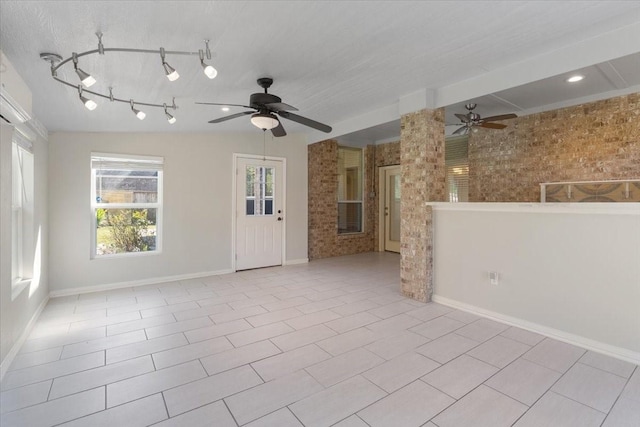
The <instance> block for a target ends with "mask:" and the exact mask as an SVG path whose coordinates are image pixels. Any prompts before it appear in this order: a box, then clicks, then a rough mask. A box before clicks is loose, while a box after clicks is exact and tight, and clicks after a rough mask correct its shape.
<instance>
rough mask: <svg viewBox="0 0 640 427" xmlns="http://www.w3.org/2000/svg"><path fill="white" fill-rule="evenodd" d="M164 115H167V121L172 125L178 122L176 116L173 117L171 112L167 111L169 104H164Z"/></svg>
mask: <svg viewBox="0 0 640 427" xmlns="http://www.w3.org/2000/svg"><path fill="white" fill-rule="evenodd" d="M174 102H175V101H174ZM164 115H165V116H167V121H168V122H169V124H170V125H172V124H174V123H175V122H177V120H176V118H175V117H173V116H172V115H171V114H169V112H168V111H167V104H164Z"/></svg>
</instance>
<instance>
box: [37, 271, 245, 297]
mask: <svg viewBox="0 0 640 427" xmlns="http://www.w3.org/2000/svg"><path fill="white" fill-rule="evenodd" d="M229 273H233V270H231V269H228V270H218V271H204V272H200V273H189V274H178V275H175V276H164V277H152V278H149V279H141V280H131V281H127V282H118V283H107V284H103V285H94V286H82V287H78V288H69V289H61V290H58V291H51V292H49V297H50V298H56V297H66V296H69V295H78V294H87V293H91V292H100V291H110V290H113V289H122V288H132V287H134V286H144V285H153V284H156V283H166V282H175V281H176V280H188V279H199V278H201V277H208V276H219V275H221V274H229Z"/></svg>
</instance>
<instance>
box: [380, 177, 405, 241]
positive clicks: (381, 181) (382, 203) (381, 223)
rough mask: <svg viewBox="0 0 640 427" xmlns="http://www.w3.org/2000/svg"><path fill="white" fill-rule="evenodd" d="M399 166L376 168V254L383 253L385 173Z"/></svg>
mask: <svg viewBox="0 0 640 427" xmlns="http://www.w3.org/2000/svg"><path fill="white" fill-rule="evenodd" d="M400 167H401V165H389V166H380V167H378V252H384V250H385V249H384V244H385V239H386V237H385V228H386V222H385V217H384V203H385V195H386V187H387V182H386V176H385V175H386V172H387V171H388V170H390V169H395V168H400Z"/></svg>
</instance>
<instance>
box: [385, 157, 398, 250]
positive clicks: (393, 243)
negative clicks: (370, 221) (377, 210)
mask: <svg viewBox="0 0 640 427" xmlns="http://www.w3.org/2000/svg"><path fill="white" fill-rule="evenodd" d="M384 183H385V186H384V250H385V251H391V252H400V166H396V167H393V168H387V169H385V170H384Z"/></svg>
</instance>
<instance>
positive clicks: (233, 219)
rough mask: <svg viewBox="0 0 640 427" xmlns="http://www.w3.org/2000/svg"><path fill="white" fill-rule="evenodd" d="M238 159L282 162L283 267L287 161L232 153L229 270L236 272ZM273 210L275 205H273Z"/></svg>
mask: <svg viewBox="0 0 640 427" xmlns="http://www.w3.org/2000/svg"><path fill="white" fill-rule="evenodd" d="M238 159H252V160H263V161H266V160H271V161H275V162H282V195H281V196H280V198H281V199H282V210H283V211H284V213H283V215H282V254H281V258H280V259H281V260H282V261H281V262H282V264H281V265H285V260H286V254H287V214H288V211H287V159H286V157H275V156H261V155H258V154H242V153H233V166H232V169H231V170H232V172H231V173H232V180H231V185H232V187H231V270H232V272H236V271H237V269H236V233H237V231H238V230H237V229H236V226H237V205H236V203H237V202H238V194H237V192H238V189H237V181H238ZM274 209H275V205H274ZM274 267H275V266H274Z"/></svg>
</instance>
